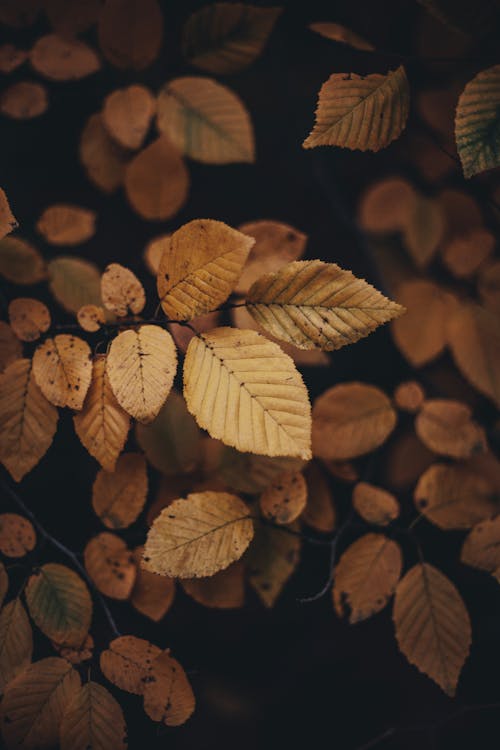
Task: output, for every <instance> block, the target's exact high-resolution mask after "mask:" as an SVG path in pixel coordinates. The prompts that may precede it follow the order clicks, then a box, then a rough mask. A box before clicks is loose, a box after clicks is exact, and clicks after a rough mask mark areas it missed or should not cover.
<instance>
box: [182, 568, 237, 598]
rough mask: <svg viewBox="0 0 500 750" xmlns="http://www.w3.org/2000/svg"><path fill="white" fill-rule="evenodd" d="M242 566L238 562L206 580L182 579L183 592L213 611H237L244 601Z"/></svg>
mask: <svg viewBox="0 0 500 750" xmlns="http://www.w3.org/2000/svg"><path fill="white" fill-rule="evenodd" d="M244 570H245V569H244V566H243V564H242V562H241V561H240V560H237V561H236V562H234V563H232V564H231V565H230V566H229V567H228V568H225V570H220V571H219V572H218V573H215V575H213V576H210V577H208V578H183V579H182V580H181V585H182V588H183V589H184V591H185V592H186V593H187V594H189V596H190V597H192V598H193V599H194V600H195V602H198V604H202V605H203V606H204V607H211V608H214V609H237V608H238V607H242V606H243V604H244V601H245V581H244Z"/></svg>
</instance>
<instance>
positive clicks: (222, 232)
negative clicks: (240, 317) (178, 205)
mask: <svg viewBox="0 0 500 750" xmlns="http://www.w3.org/2000/svg"><path fill="white" fill-rule="evenodd" d="M254 242H255V240H254V239H253V238H252V237H247V236H246V235H244V234H242V233H241V232H238V231H237V230H236V229H232V228H231V227H228V226H227V224H224V223H223V222H222V221H214V220H213V219H195V220H194V221H190V222H189V223H188V224H185V225H184V226H183V227H181V228H180V229H178V230H177V232H174V234H173V235H172V236H171V237H169V238H168V239H166V240H165V245H164V251H163V255H162V257H161V261H160V266H159V268H158V294H159V296H160V300H161V305H162V307H163V310H164V311H165V313H166V315H167V317H169V318H172V319H174V320H186V319H190V318H194V317H195V316H196V315H200V314H201V313H205V312H209V311H210V310H213V309H214V308H216V307H217V306H218V305H220V304H221V303H222V302H225V301H226V299H227V298H228V297H229V295H230V294H231V292H232V291H233V288H234V285H235V283H236V280H237V279H238V277H239V275H240V273H241V269H242V268H243V264H244V263H245V261H246V259H247V256H248V253H249V252H250V248H251V247H252V245H253V244H254Z"/></svg>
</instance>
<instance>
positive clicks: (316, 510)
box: [302, 461, 337, 533]
mask: <svg viewBox="0 0 500 750" xmlns="http://www.w3.org/2000/svg"><path fill="white" fill-rule="evenodd" d="M304 476H305V479H306V482H307V505H306V507H305V509H304V512H303V513H302V520H303V521H304V523H306V524H307V525H308V526H310V527H311V528H312V529H315V530H316V531H321V532H325V533H329V532H330V531H333V530H334V528H335V526H336V525H337V512H336V510H335V505H334V502H333V495H332V492H331V490H330V485H329V482H328V479H327V477H326V476H325V473H324V471H323V470H322V469H321V465H320V464H318V463H317V462H315V461H312V462H311V463H310V464H308V466H307V467H306V469H305V471H304Z"/></svg>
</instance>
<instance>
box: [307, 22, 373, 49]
mask: <svg viewBox="0 0 500 750" xmlns="http://www.w3.org/2000/svg"><path fill="white" fill-rule="evenodd" d="M309 28H310V29H311V31H314V32H316V34H320V35H321V36H324V37H325V38H326V39H332V40H333V41H334V42H340V43H341V44H347V46H348V47H354V49H360V50H364V51H368V52H369V51H372V50H374V49H375V47H374V46H373V44H371V42H367V41H366V39H364V38H363V37H362V36H360V35H359V34H356V32H355V31H351V29H348V28H346V27H345V26H341V25H340V24H339V23H329V22H324V23H323V22H318V23H311V24H309Z"/></svg>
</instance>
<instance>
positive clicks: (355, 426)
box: [312, 383, 397, 461]
mask: <svg viewBox="0 0 500 750" xmlns="http://www.w3.org/2000/svg"><path fill="white" fill-rule="evenodd" d="M396 420H397V415H396V412H395V411H394V409H393V407H392V404H391V401H390V399H389V398H388V397H387V396H386V395H385V393H384V392H383V391H381V390H380V389H379V388H376V387H375V386H373V385H367V384H366V383H342V384H340V385H336V386H333V388H329V389H328V390H327V391H325V393H323V394H322V395H321V396H319V397H318V398H317V399H316V401H315V402H314V407H313V429H312V443H313V454H314V455H315V456H316V457H318V458H323V459H327V460H330V459H334V460H336V461H341V460H344V459H347V458H356V457H357V456H362V455H363V454H364V453H370V452H371V451H373V450H375V448H378V447H379V446H380V445H382V444H383V443H385V441H386V440H387V438H388V437H389V435H390V434H391V432H392V431H393V429H394V427H395V426H396Z"/></svg>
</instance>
